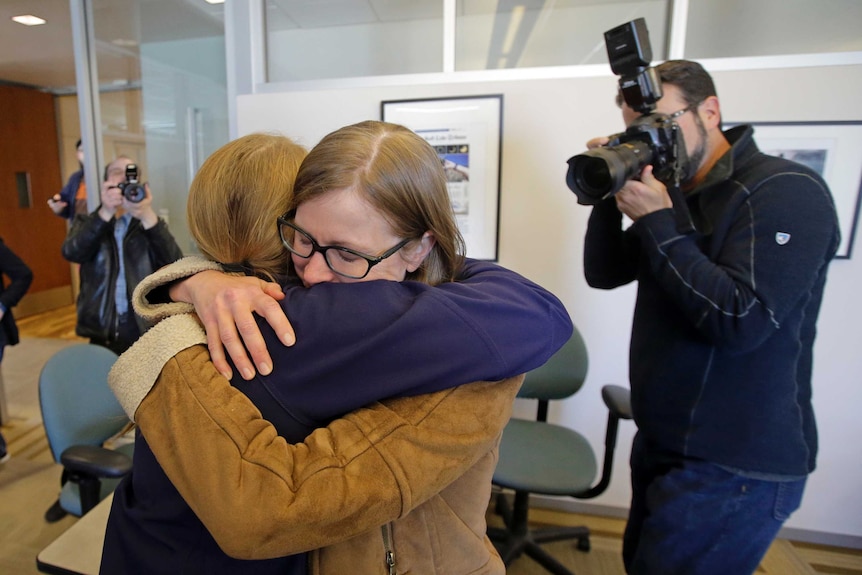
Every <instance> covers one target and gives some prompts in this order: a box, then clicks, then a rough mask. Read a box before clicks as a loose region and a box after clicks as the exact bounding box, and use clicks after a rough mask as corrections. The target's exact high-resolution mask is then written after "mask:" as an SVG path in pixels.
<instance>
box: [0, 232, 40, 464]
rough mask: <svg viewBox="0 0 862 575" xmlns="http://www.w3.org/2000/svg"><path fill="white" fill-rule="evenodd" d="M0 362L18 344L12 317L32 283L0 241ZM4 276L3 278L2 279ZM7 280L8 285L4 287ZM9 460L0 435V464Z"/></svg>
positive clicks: (28, 273)
mask: <svg viewBox="0 0 862 575" xmlns="http://www.w3.org/2000/svg"><path fill="white" fill-rule="evenodd" d="M0 274H2V275H0V327H2V329H0V362H2V361H3V350H4V349H5V347H6V346H7V345H15V344H16V343H18V326H17V325H15V318H14V316H13V315H12V308H13V307H15V306H16V305H17V304H18V302H19V301H21V298H22V297H24V294H25V293H27V290H28V289H30V284H31V283H32V282H33V272H32V271H30V268H29V267H28V266H27V264H25V263H24V262H23V260H21V258H19V257H18V255H17V254H15V252H13V251H12V250H11V249H9V247H8V246H7V245H6V244H5V243H3V240H2V239H0ZM4 276H5V277H4ZM6 278H9V285H8V286H7V285H6ZM8 459H9V453H8V452H7V451H6V439H5V438H4V437H3V434H2V433H0V463H5V462H6V461H8Z"/></svg>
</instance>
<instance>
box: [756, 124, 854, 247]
mask: <svg viewBox="0 0 862 575" xmlns="http://www.w3.org/2000/svg"><path fill="white" fill-rule="evenodd" d="M752 125H753V126H754V141H755V142H757V147H758V148H760V150H761V151H762V152H764V153H766V154H770V155H772V156H781V157H784V158H787V159H789V160H793V161H795V162H799V163H800V164H805V165H806V166H808V167H810V168H811V169H813V170H814V171H815V172H817V173H818V174H820V176H821V177H822V178H823V179H824V180H826V183H827V184H828V185H829V189H830V191H831V192H832V197H833V199H834V200H835V208H836V210H837V211H838V223H839V225H840V228H841V244H840V245H839V246H838V253H837V254H836V255H835V257H836V258H842V259H848V258H849V257H850V253H851V250H852V248H853V239H854V237H855V236H856V226H857V223H858V219H859V202H860V192H862V122H786V123H779V122H764V123H757V122H753V123H752Z"/></svg>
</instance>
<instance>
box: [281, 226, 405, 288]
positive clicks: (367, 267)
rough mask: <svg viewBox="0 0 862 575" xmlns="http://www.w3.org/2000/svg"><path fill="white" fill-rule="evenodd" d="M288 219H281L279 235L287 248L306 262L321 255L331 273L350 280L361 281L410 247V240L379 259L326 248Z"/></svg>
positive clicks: (399, 244)
mask: <svg viewBox="0 0 862 575" xmlns="http://www.w3.org/2000/svg"><path fill="white" fill-rule="evenodd" d="M288 215H289V214H285V215H283V216H279V217H278V235H279V236H280V237H281V243H283V244H284V247H286V248H287V249H288V250H290V252H291V253H293V254H296V255H297V256H299V257H301V258H303V259H308V258H310V257H311V256H313V255H314V253H315V252H320V253H321V254H323V259H324V260H325V261H326V265H327V266H329V269H331V270H332V271H333V272H335V273H337V274H338V275H340V276H344V277H346V278H350V279H355V280H361V279H362V278H364V277H365V276H367V275H368V272H370V271H371V268H373V267H374V266H376V265H377V264H379V263H380V262H382V261H383V260H385V259H386V258H388V257H390V256H392V255H393V254H395V253H396V252H398V250H400V249H401V248H403V247H404V246H406V245H407V244H408V243H410V240H409V239H406V240H402V241H400V242H398V244H397V245H395V246H393V247H392V248H390V249H388V250H386V251H385V252H383V253H382V254H380V255H379V256H369V255H367V254H363V253H361V252H358V251H356V250H352V249H350V248H345V247H343V246H322V245H320V244H319V243H317V240H315V239H314V238H313V237H311V234H309V233H308V232H306V231H305V230H303V229H302V228H301V227H299V226H298V225H296V224H295V223H294V222H293V218H292V217H288Z"/></svg>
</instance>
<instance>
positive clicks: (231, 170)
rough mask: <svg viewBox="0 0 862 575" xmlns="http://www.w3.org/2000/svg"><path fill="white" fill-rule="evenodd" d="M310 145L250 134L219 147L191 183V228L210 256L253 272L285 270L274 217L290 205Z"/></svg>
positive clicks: (282, 272)
mask: <svg viewBox="0 0 862 575" xmlns="http://www.w3.org/2000/svg"><path fill="white" fill-rule="evenodd" d="M305 154H306V150H305V148H303V147H302V146H299V145H298V144H295V143H294V142H293V141H292V140H290V139H289V138H286V137H284V136H279V135H275V134H262V133H257V134H250V135H248V136H243V137H241V138H238V139H236V140H233V141H232V142H229V143H227V144H225V145H224V146H222V147H221V148H219V149H218V150H216V151H215V152H214V153H213V154H212V155H211V156H210V157H209V158H207V159H206V161H205V162H204V163H203V165H202V166H201V168H200V170H198V173H197V175H195V178H194V180H193V181H192V185H191V188H190V189H189V199H188V204H187V208H186V213H187V217H188V224H189V230H190V231H191V235H192V237H193V238H194V240H195V242H197V245H198V248H199V249H200V250H201V252H202V253H203V254H204V255H205V256H206V257H208V258H210V259H212V260H214V261H217V262H220V263H222V264H227V268H228V269H231V270H234V271H238V270H239V269H242V270H243V271H244V272H245V273H247V274H250V275H257V276H259V277H263V278H266V279H275V278H277V277H278V276H283V275H285V274H286V273H287V259H288V252H287V250H285V249H284V246H283V245H282V244H281V239H280V238H279V235H278V230H277V227H276V226H277V224H276V218H277V217H278V216H279V215H281V214H283V213H284V212H285V211H287V209H288V205H289V204H290V201H291V199H292V197H293V183H294V180H295V178H296V173H297V171H298V170H299V165H300V163H301V162H302V159H303V158H304V157H305Z"/></svg>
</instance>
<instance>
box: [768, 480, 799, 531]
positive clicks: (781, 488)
mask: <svg viewBox="0 0 862 575" xmlns="http://www.w3.org/2000/svg"><path fill="white" fill-rule="evenodd" d="M804 489H805V480H804V479H800V480H797V481H782V482H780V483H778V489H777V490H776V491H775V508H774V509H773V510H772V516H773V517H774V518H775V520H776V521H781V522H784V521H787V519H788V518H789V517H790V514H791V513H793V512H794V511H796V510H797V509H799V505H800V504H801V503H802V492H803V491H804Z"/></svg>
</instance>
